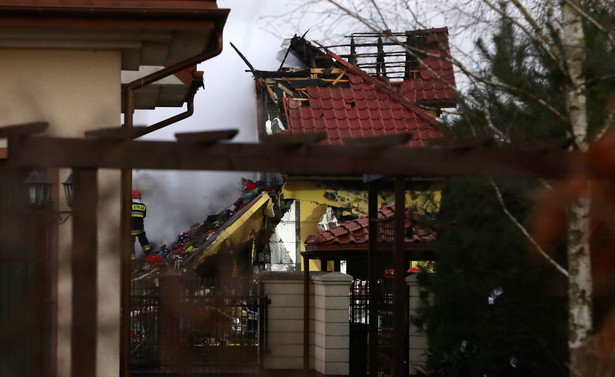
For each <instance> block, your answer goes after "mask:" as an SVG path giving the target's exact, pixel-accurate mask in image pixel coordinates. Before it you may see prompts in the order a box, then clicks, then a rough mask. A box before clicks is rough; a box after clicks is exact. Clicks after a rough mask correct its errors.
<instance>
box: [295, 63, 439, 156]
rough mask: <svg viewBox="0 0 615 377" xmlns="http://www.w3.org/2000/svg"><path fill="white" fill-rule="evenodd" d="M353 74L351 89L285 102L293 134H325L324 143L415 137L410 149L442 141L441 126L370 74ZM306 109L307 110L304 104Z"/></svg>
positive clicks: (312, 92) (318, 91)
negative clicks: (352, 139) (396, 136)
mask: <svg viewBox="0 0 615 377" xmlns="http://www.w3.org/2000/svg"><path fill="white" fill-rule="evenodd" d="M353 68H354V69H353V73H350V72H348V73H347V76H348V78H349V80H350V87H348V88H344V87H340V86H336V87H319V86H314V87H308V88H307V95H308V97H309V101H307V102H306V101H297V100H294V99H292V98H286V106H285V110H286V117H287V122H288V123H287V124H288V130H287V132H290V133H318V132H323V133H326V135H327V138H326V139H325V140H323V141H321V144H341V143H342V142H343V140H344V139H348V138H360V137H372V136H381V135H395V134H412V137H411V141H410V142H409V143H408V146H410V147H421V146H423V142H424V141H425V140H429V139H435V138H439V137H442V136H443V135H444V134H443V131H442V130H441V128H440V127H441V125H440V124H439V123H438V122H437V121H436V120H435V119H434V118H433V117H432V116H430V115H428V114H427V113H426V112H425V111H423V110H422V109H420V108H419V107H417V106H415V105H414V104H412V103H410V102H409V101H408V100H405V99H403V97H402V96H400V95H399V94H397V93H395V92H394V91H393V90H392V89H391V88H390V87H389V88H387V85H386V84H384V83H380V82H379V81H378V80H377V79H375V78H372V77H370V76H369V75H367V74H365V75H360V73H359V74H356V72H354V70H357V71H358V69H357V68H355V67H353ZM304 103H305V104H307V105H308V106H305V105H304Z"/></svg>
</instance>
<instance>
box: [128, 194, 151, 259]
mask: <svg viewBox="0 0 615 377" xmlns="http://www.w3.org/2000/svg"><path fill="white" fill-rule="evenodd" d="M145 215H146V207H145V204H143V202H141V191H139V190H136V189H135V190H132V231H131V234H132V236H133V240H134V237H137V238H138V239H139V243H140V244H141V248H142V249H143V252H144V253H145V255H147V254H149V253H150V252H151V250H152V247H151V246H150V244H149V241H148V240H147V236H146V234H145V226H144V222H143V220H144V219H145ZM132 258H133V259H135V255H134V253H133V255H132Z"/></svg>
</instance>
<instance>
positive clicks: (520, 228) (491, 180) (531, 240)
mask: <svg viewBox="0 0 615 377" xmlns="http://www.w3.org/2000/svg"><path fill="white" fill-rule="evenodd" d="M489 182H490V183H491V186H492V187H493V190H494V191H495V194H496V196H497V198H498V201H499V202H500V206H501V207H502V211H503V212H504V213H505V214H506V216H507V217H508V218H509V219H510V221H512V222H513V223H514V224H515V225H516V226H517V228H519V230H520V231H521V233H523V235H524V236H525V237H526V238H527V239H528V240H529V241H530V243H531V244H532V245H534V247H535V248H536V250H538V252H539V253H540V255H542V256H543V257H544V258H545V259H546V260H547V262H549V264H551V265H552V266H553V267H555V268H556V269H557V270H558V271H559V272H561V273H562V274H563V275H564V276H566V277H568V271H566V269H565V268H564V267H562V266H561V265H560V264H559V263H557V262H556V261H555V260H553V258H551V257H550V256H549V254H547V253H546V252H545V251H544V249H543V248H542V247H540V245H539V244H538V243H537V242H536V240H535V239H534V238H533V237H532V235H531V234H530V233H529V232H528V230H527V229H525V227H524V226H523V224H521V223H520V222H519V220H517V218H515V216H514V215H513V214H512V213H510V211H509V210H508V208H507V207H506V203H504V198H503V197H502V192H501V191H500V188H499V187H498V185H497V184H496V183H495V181H494V180H493V178H492V177H489Z"/></svg>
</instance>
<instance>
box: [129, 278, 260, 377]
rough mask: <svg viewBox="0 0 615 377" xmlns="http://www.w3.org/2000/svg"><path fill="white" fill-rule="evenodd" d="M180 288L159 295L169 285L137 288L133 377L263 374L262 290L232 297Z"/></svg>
mask: <svg viewBox="0 0 615 377" xmlns="http://www.w3.org/2000/svg"><path fill="white" fill-rule="evenodd" d="M175 283H178V284H177V286H176V289H168V287H167V288H166V289H160V288H161V287H160V286H159V285H163V284H169V282H168V281H166V280H151V281H146V282H143V281H139V282H133V285H132V297H131V306H132V308H131V309H132V310H131V326H130V345H131V355H130V356H131V374H132V375H148V376H149V375H178V374H181V375H188V374H200V375H203V374H227V373H233V374H237V373H256V372H258V371H259V370H260V364H261V363H260V361H261V360H260V357H259V356H260V348H261V347H264V346H265V334H266V332H265V331H264V329H265V324H266V312H267V311H266V305H267V301H266V299H265V298H264V297H263V296H262V295H261V294H260V290H259V287H258V285H253V286H249V287H247V289H242V290H236V289H234V290H230V289H229V290H228V291H231V292H230V293H231V294H229V293H227V292H228V291H226V290H224V289H220V288H219V287H217V288H213V287H212V286H211V285H208V284H206V283H205V284H200V285H195V284H194V282H190V284H186V283H187V282H186V281H183V282H182V281H179V280H177V281H175V282H173V283H172V284H175ZM240 291H242V292H243V293H242V292H240ZM161 292H162V294H161Z"/></svg>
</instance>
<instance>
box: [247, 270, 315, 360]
mask: <svg viewBox="0 0 615 377" xmlns="http://www.w3.org/2000/svg"><path fill="white" fill-rule="evenodd" d="M257 278H258V280H260V281H261V282H262V283H263V289H264V294H265V296H266V297H267V298H268V299H269V302H270V303H269V306H268V309H267V316H268V320H267V335H266V336H267V350H265V354H264V360H263V367H264V368H265V369H275V370H301V369H303V272H301V271H296V272H295V271H293V272H282V271H275V272H273V271H272V272H262V273H260V274H258V277H257ZM310 291H313V290H312V289H310ZM310 317H312V314H311V313H310ZM310 328H313V325H310ZM310 343H311V342H310Z"/></svg>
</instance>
